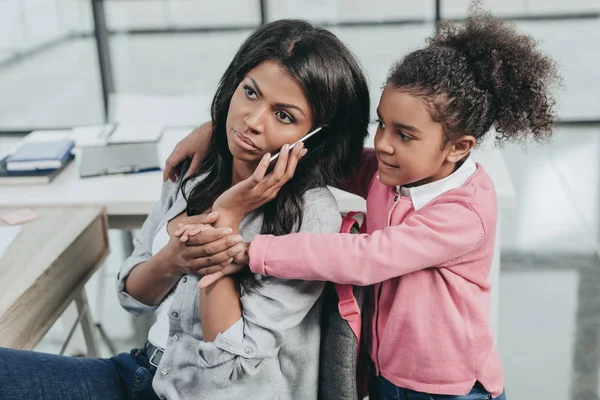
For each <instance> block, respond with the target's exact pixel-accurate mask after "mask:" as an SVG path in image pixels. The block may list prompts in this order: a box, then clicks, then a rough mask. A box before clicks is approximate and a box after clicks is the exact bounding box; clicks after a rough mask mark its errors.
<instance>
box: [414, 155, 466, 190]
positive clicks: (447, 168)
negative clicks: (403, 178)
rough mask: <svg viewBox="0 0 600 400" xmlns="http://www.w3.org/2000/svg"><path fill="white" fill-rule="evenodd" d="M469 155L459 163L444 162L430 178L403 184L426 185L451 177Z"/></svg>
mask: <svg viewBox="0 0 600 400" xmlns="http://www.w3.org/2000/svg"><path fill="white" fill-rule="evenodd" d="M466 159H467V157H465V158H464V159H463V160H460V161H459V162H457V163H448V162H445V163H444V164H442V165H441V166H440V169H439V170H438V171H437V172H436V173H435V174H434V175H432V176H430V177H429V178H426V179H423V180H420V181H417V182H414V183H410V184H408V185H403V186H404V187H407V188H410V187H418V186H422V185H426V184H428V183H433V182H437V181H440V180H442V179H444V178H447V177H449V176H450V175H452V174H453V173H455V172H456V170H458V169H459V168H460V166H461V165H462V164H463V162H464V160H466Z"/></svg>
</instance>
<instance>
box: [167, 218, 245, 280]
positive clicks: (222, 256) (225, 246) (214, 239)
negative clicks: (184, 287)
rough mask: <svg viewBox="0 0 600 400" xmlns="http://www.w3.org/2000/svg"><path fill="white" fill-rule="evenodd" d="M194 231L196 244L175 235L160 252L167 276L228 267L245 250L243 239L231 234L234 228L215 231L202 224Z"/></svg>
mask: <svg viewBox="0 0 600 400" xmlns="http://www.w3.org/2000/svg"><path fill="white" fill-rule="evenodd" d="M195 231H197V233H196V234H195V235H194V236H193V238H194V240H193V242H187V241H182V240H181V238H180V237H178V236H176V235H174V236H173V237H171V238H170V239H169V242H168V243H167V245H166V246H165V247H164V248H163V249H162V250H161V251H160V253H162V254H161V256H162V257H163V259H164V260H165V263H166V267H167V274H169V275H171V276H181V275H185V274H193V275H202V272H201V271H202V269H203V268H205V267H210V266H215V265H219V266H221V267H224V266H227V265H229V264H230V263H231V262H232V261H233V260H234V257H235V256H236V255H237V254H239V253H242V252H243V251H244V249H245V246H244V244H243V243H242V240H243V239H242V237H241V236H240V235H231V232H232V230H231V228H213V227H211V226H210V225H208V226H206V225H203V224H200V225H199V226H195ZM176 234H177V232H176ZM160 253H159V254H160Z"/></svg>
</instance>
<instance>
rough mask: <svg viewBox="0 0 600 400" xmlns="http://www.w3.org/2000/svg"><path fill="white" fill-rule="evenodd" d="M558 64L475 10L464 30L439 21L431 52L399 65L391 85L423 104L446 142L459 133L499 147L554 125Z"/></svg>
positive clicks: (523, 37)
mask: <svg viewBox="0 0 600 400" xmlns="http://www.w3.org/2000/svg"><path fill="white" fill-rule="evenodd" d="M560 81H561V79H560V76H559V74H558V72H557V68H556V65H555V62H554V61H553V60H552V59H550V58H549V57H548V56H546V55H545V54H543V53H542V52H541V51H540V50H539V49H538V48H537V43H536V41H535V40H534V39H533V38H532V37H530V36H528V35H525V34H522V33H520V32H518V31H517V30H516V29H515V27H514V26H513V25H511V24H508V23H506V22H504V21H502V20H499V19H496V18H493V17H492V16H491V15H490V14H489V13H486V12H483V11H481V9H480V6H479V3H478V2H475V4H474V5H473V6H472V7H471V9H470V11H469V16H468V18H467V20H466V21H465V24H464V25H463V26H461V27H457V26H455V25H453V24H451V23H442V24H441V25H440V26H439V30H438V33H437V34H436V35H435V36H434V37H432V38H430V39H429V44H428V46H427V47H425V48H424V49H421V50H417V51H414V52H412V53H410V54H409V55H407V56H406V57H405V58H404V59H403V60H401V61H400V62H399V63H397V64H396V65H395V66H394V67H393V68H392V69H391V70H390V73H389V75H388V79H387V83H388V84H392V85H394V87H395V88H397V89H398V90H400V91H402V92H406V93H410V94H413V95H415V96H419V97H421V98H423V99H424V100H425V101H426V103H427V104H428V106H429V109H430V114H431V117H432V118H433V120H434V121H436V122H440V123H442V125H443V126H444V130H445V141H444V142H445V144H446V143H448V142H449V141H451V140H452V139H455V138H458V137H460V136H462V135H471V136H473V137H475V138H476V139H478V140H479V139H481V138H482V137H483V136H484V135H485V134H486V133H487V132H488V131H489V130H490V128H492V127H494V128H495V129H496V132H497V137H496V141H497V142H498V143H501V142H504V141H516V142H520V141H523V140H526V139H529V138H533V139H536V140H543V139H546V138H548V137H549V136H550V135H551V133H552V126H553V124H554V122H555V121H556V113H555V110H554V104H555V101H554V99H553V97H552V91H551V89H552V87H553V86H555V85H557V84H560Z"/></svg>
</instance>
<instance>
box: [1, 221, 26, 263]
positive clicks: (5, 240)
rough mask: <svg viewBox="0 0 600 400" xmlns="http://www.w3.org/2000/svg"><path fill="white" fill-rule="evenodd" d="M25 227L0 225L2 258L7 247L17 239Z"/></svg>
mask: <svg viewBox="0 0 600 400" xmlns="http://www.w3.org/2000/svg"><path fill="white" fill-rule="evenodd" d="M22 230H23V228H22V227H21V226H20V225H16V226H0V258H1V257H2V256H3V255H4V253H5V252H6V249H8V247H9V246H10V245H11V244H12V242H14V241H15V239H16V238H17V236H19V233H21V231H22Z"/></svg>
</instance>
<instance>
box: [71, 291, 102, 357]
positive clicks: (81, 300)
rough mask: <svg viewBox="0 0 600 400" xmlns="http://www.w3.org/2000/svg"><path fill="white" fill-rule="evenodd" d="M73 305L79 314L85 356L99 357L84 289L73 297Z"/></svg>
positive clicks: (94, 328)
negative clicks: (85, 348) (85, 350)
mask: <svg viewBox="0 0 600 400" xmlns="http://www.w3.org/2000/svg"><path fill="white" fill-rule="evenodd" d="M75 305H76V306H77V312H78V313H79V318H80V322H81V329H82V330H83V338H84V339H85V344H86V347H87V356H88V357H92V358H96V357H100V351H99V348H98V339H97V338H96V327H95V326H94V321H93V319H92V314H91V312H90V306H89V303H88V301H87V296H86V294H85V289H84V288H81V290H80V291H79V293H77V294H76V295H75Z"/></svg>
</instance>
